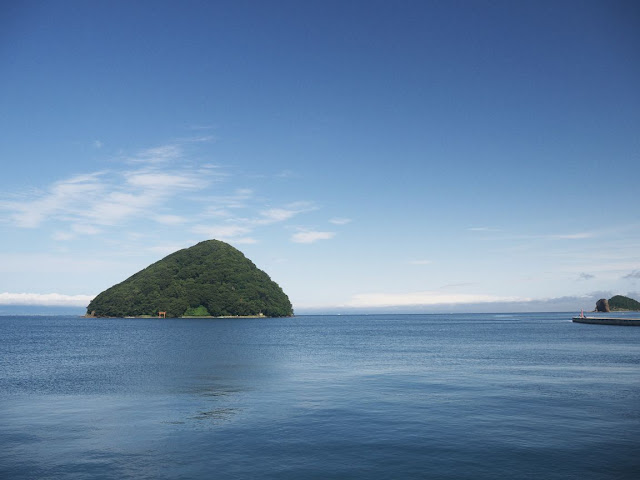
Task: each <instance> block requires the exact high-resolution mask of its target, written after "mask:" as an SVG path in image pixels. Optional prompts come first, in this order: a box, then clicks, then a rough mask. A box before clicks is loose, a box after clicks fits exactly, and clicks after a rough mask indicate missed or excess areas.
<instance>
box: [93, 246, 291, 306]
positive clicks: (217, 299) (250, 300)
mask: <svg viewBox="0 0 640 480" xmlns="http://www.w3.org/2000/svg"><path fill="white" fill-rule="evenodd" d="M160 312H166V316H167V317H180V316H267V317H286V316H291V315H293V307H292V305H291V302H290V301H289V297H287V295H286V294H285V293H284V292H283V291H282V289H281V288H280V286H279V285H278V284H277V283H275V282H274V281H273V280H271V278H269V276H268V275H267V274H266V273H265V272H263V271H262V270H260V269H258V268H257V267H256V266H255V265H254V264H253V262H251V260H249V259H248V258H246V257H245V256H244V254H243V253H242V252H240V251H239V250H237V249H236V248H234V247H232V246H231V245H229V244H227V243H225V242H221V241H219V240H207V241H204V242H200V243H198V244H197V245H194V246H192V247H190V248H185V249H183V250H179V251H177V252H174V253H172V254H171V255H168V256H167V257H165V258H163V259H162V260H159V261H158V262H156V263H154V264H152V265H150V266H148V267H147V268H145V269H143V270H141V271H139V272H138V273H136V274H134V275H132V276H131V277H129V278H128V279H126V280H125V281H123V282H121V283H119V284H117V285H114V286H112V287H110V288H108V289H107V290H105V291H104V292H102V293H100V294H99V295H98V296H97V297H96V298H94V299H93V300H92V301H91V302H90V303H89V306H88V307H87V315H89V316H97V317H128V316H158V315H159V313H160Z"/></svg>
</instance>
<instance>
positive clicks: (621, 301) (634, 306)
mask: <svg viewBox="0 0 640 480" xmlns="http://www.w3.org/2000/svg"><path fill="white" fill-rule="evenodd" d="M609 308H610V309H611V310H612V311H616V310H617V311H620V310H640V302H638V301H636V300H634V299H633V298H629V297H625V296H623V295H616V296H615V297H611V298H610V299H609Z"/></svg>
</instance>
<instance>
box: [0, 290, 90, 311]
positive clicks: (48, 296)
mask: <svg viewBox="0 0 640 480" xmlns="http://www.w3.org/2000/svg"><path fill="white" fill-rule="evenodd" d="M94 297H95V295H62V294H59V293H9V292H4V293H0V305H44V306H65V307H86V306H87V305H88V304H89V302H90V301H91V300H93V298H94Z"/></svg>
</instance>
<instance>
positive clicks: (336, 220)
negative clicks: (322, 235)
mask: <svg viewBox="0 0 640 480" xmlns="http://www.w3.org/2000/svg"><path fill="white" fill-rule="evenodd" d="M329 223H333V224H334V225H346V224H348V223H351V219H350V218H342V217H335V218H332V219H331V220H329Z"/></svg>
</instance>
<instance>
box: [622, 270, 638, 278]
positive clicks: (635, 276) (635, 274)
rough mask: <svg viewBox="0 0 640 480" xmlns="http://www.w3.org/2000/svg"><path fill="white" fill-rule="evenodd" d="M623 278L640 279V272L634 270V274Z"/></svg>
mask: <svg viewBox="0 0 640 480" xmlns="http://www.w3.org/2000/svg"><path fill="white" fill-rule="evenodd" d="M623 278H631V279H640V270H634V271H633V272H631V273H628V274H627V275H625V276H624V277H623Z"/></svg>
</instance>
